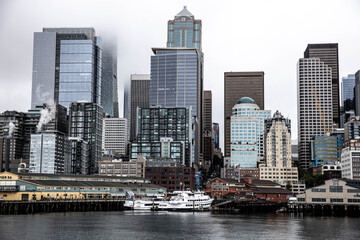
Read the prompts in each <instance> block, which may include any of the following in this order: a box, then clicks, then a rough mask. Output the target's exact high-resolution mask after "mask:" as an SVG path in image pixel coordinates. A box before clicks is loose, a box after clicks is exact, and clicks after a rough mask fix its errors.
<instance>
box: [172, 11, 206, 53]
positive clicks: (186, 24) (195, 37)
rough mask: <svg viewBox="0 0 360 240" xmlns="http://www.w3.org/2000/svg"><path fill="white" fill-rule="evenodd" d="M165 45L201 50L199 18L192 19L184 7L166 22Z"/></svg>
mask: <svg viewBox="0 0 360 240" xmlns="http://www.w3.org/2000/svg"><path fill="white" fill-rule="evenodd" d="M167 47H186V48H196V49H197V50H199V51H201V20H196V19H194V16H193V15H192V14H191V13H190V12H189V11H188V10H187V9H186V7H184V9H183V10H182V11H181V12H179V13H178V14H177V15H176V16H175V18H174V20H170V21H169V22H168V40H167Z"/></svg>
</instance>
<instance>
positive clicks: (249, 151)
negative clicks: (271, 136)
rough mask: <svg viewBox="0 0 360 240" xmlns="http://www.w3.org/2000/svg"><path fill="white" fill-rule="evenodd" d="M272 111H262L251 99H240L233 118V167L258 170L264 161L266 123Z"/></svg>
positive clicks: (234, 109) (233, 110)
mask: <svg viewBox="0 0 360 240" xmlns="http://www.w3.org/2000/svg"><path fill="white" fill-rule="evenodd" d="M270 117H271V111H270V110H261V109H260V108H259V106H258V105H256V103H255V101H254V100H253V99H251V98H249V97H242V98H240V99H239V100H238V101H237V102H236V104H235V105H234V107H233V109H232V116H231V155H230V156H231V165H239V166H240V167H241V168H256V167H257V164H258V163H259V162H262V161H263V159H264V121H265V119H267V118H270Z"/></svg>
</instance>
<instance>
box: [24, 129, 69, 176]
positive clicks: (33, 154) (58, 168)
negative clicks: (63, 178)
mask: <svg viewBox="0 0 360 240" xmlns="http://www.w3.org/2000/svg"><path fill="white" fill-rule="evenodd" d="M70 157H71V155H70V144H69V142H68V140H67V137H66V136H65V135H64V134H62V133H59V132H52V131H51V132H42V133H37V134H31V143H30V166H29V172H30V173H48V174H57V173H58V174H64V173H66V172H65V169H66V167H67V166H68V165H69V164H70V161H71V159H70Z"/></svg>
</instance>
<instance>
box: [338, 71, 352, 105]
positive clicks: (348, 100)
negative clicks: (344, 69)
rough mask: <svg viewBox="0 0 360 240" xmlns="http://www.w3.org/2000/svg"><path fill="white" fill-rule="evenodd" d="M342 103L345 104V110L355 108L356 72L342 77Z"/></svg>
mask: <svg viewBox="0 0 360 240" xmlns="http://www.w3.org/2000/svg"><path fill="white" fill-rule="evenodd" d="M341 86H342V88H341V90H342V103H343V104H344V111H350V110H355V103H354V87H355V74H349V75H347V77H343V78H342V83H341Z"/></svg>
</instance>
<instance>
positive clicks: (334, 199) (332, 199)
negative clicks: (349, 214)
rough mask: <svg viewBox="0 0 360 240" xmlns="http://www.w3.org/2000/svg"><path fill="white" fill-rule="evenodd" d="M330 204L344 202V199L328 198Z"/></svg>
mask: <svg viewBox="0 0 360 240" xmlns="http://www.w3.org/2000/svg"><path fill="white" fill-rule="evenodd" d="M330 202H331V203H333V202H344V199H342V198H330Z"/></svg>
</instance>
